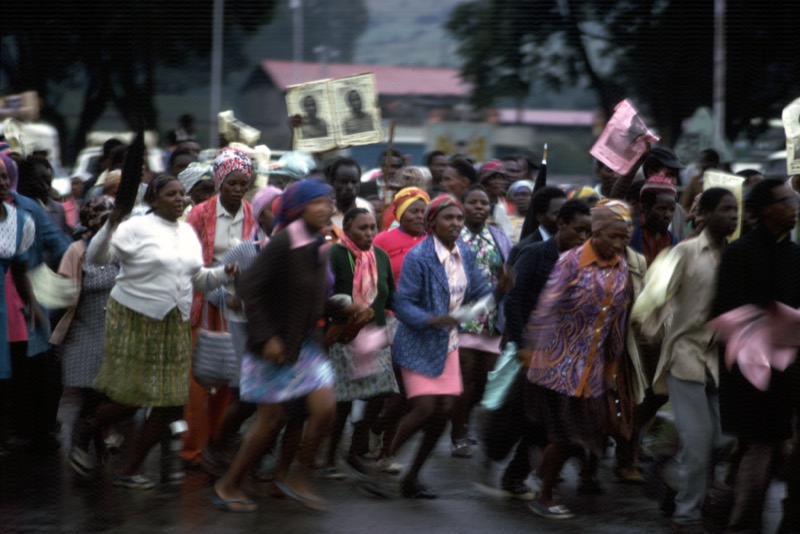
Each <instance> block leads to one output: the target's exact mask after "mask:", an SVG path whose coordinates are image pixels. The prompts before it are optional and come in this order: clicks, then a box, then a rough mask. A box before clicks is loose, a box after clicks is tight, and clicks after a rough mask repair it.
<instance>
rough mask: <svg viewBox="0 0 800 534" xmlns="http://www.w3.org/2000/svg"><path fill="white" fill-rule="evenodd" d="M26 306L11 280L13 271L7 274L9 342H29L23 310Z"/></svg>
mask: <svg viewBox="0 0 800 534" xmlns="http://www.w3.org/2000/svg"><path fill="white" fill-rule="evenodd" d="M24 307H25V304H24V303H23V302H22V298H21V297H20V296H19V293H17V286H15V285H14V280H12V279H11V269H9V270H8V272H7V273H6V311H7V312H8V342H9V343H15V342H17V341H28V325H27V324H26V323H25V315H24V314H23V313H22V309H23V308H24Z"/></svg>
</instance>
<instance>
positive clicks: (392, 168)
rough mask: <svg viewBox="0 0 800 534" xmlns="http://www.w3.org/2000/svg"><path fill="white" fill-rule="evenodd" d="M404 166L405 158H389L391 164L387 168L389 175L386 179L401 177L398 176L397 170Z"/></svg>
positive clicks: (392, 179) (391, 179)
mask: <svg viewBox="0 0 800 534" xmlns="http://www.w3.org/2000/svg"><path fill="white" fill-rule="evenodd" d="M382 166H383V165H382ZM402 168H403V158H401V157H398V156H394V157H391V158H389V165H388V169H387V171H388V172H387V174H388V176H387V177H386V180H385V181H387V182H389V181H394V180H397V179H399V177H398V176H397V171H399V170H400V169H402Z"/></svg>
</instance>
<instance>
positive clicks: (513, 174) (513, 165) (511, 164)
mask: <svg viewBox="0 0 800 534" xmlns="http://www.w3.org/2000/svg"><path fill="white" fill-rule="evenodd" d="M503 167H505V169H506V176H508V180H509V182H516V181H517V180H522V179H523V178H524V176H523V174H522V167H521V166H520V164H519V160H516V159H507V160H505V161H503Z"/></svg>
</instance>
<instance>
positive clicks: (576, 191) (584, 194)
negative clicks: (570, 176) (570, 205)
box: [567, 186, 600, 200]
mask: <svg viewBox="0 0 800 534" xmlns="http://www.w3.org/2000/svg"><path fill="white" fill-rule="evenodd" d="M599 196H600V195H598V194H597V191H595V190H594V189H592V188H591V187H589V186H583V187H575V188H572V189H570V190H569V191H567V200H586V199H590V198H592V197H595V198H598V197H599Z"/></svg>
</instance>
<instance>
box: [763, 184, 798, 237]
mask: <svg viewBox="0 0 800 534" xmlns="http://www.w3.org/2000/svg"><path fill="white" fill-rule="evenodd" d="M799 200H800V197H798V196H797V193H795V192H794V191H792V190H791V189H790V188H789V186H788V185H782V186H780V187H776V188H774V189H773V190H772V202H771V203H770V204H768V205H767V206H765V207H764V211H763V219H764V225H765V226H766V227H767V228H768V229H769V230H770V231H772V232H773V233H774V234H776V235H783V234H786V233H788V232H791V231H792V230H793V229H794V227H795V226H796V225H797V208H798V201H799Z"/></svg>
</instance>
